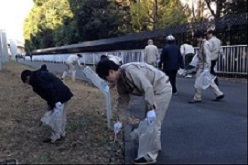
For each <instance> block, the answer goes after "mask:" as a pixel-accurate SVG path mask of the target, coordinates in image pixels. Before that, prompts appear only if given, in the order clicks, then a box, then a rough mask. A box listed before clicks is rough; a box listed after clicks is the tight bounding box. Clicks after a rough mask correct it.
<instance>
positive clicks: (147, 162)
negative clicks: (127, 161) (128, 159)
mask: <svg viewBox="0 0 248 165" xmlns="http://www.w3.org/2000/svg"><path fill="white" fill-rule="evenodd" d="M155 163H156V160H146V159H145V158H143V157H142V158H139V159H135V160H133V164H155Z"/></svg>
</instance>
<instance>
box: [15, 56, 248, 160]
mask: <svg viewBox="0 0 248 165" xmlns="http://www.w3.org/2000/svg"><path fill="white" fill-rule="evenodd" d="M19 62H20V63H23V64H25V65H29V66H32V67H34V68H37V67H39V66H41V64H43V63H42V62H30V61H21V60H20V61H19ZM46 64H47V66H48V69H49V70H50V71H51V72H54V73H59V74H62V72H63V69H64V68H65V66H64V65H63V64H58V63H46ZM77 76H78V77H80V78H83V77H84V75H83V73H82V71H81V70H80V69H78V71H77ZM193 84H194V79H193V78H192V79H186V78H182V77H178V78H177V88H178V95H173V97H172V100H171V103H170V106H169V109H168V111H167V114H166V116H165V119H164V123H163V126H162V151H161V152H160V154H159V157H158V159H157V164H247V81H236V80H224V79H220V89H221V90H222V91H223V92H224V94H225V98H224V99H223V101H219V102H213V101H211V100H212V99H213V98H214V97H215V96H214V94H213V92H212V91H211V89H207V90H205V91H203V96H202V103H199V104H188V101H189V100H191V99H192V98H193V94H194V88H193ZM129 111H130V112H131V113H132V114H133V115H134V116H136V117H138V118H140V119H143V117H144V102H143V101H142V97H136V96H133V99H132V106H131V107H130V109H129ZM130 129H131V127H126V128H125V138H124V141H125V162H126V164H130V163H131V161H132V159H134V158H135V155H136V150H137V144H135V143H133V142H132V141H130V139H129V133H130Z"/></svg>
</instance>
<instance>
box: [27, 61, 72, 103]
mask: <svg viewBox="0 0 248 165" xmlns="http://www.w3.org/2000/svg"><path fill="white" fill-rule="evenodd" d="M29 84H30V85H31V86H32V87H33V91H34V92H35V93H37V94H38V95H39V96H40V97H41V98H43V99H44V100H46V101H47V104H48V105H49V106H51V108H54V107H55V104H56V103H57V102H61V103H65V102H67V101H69V100H70V99H71V97H72V96H73V94H72V93H71V91H70V89H69V88H68V87H67V86H66V85H65V84H64V83H63V82H62V81H61V80H60V79H59V78H57V77H56V76H55V75H53V74H52V73H50V72H48V70H47V69H46V67H44V66H43V67H41V69H39V70H36V71H33V72H32V74H31V76H30V80H29Z"/></svg>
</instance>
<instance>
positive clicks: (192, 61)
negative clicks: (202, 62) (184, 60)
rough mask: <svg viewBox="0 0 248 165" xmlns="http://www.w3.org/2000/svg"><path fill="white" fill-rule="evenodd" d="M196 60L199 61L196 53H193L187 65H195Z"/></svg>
mask: <svg viewBox="0 0 248 165" xmlns="http://www.w3.org/2000/svg"><path fill="white" fill-rule="evenodd" d="M198 61H199V58H198V55H197V54H195V55H194V57H193V58H192V60H191V62H190V63H189V65H191V66H194V67H196V66H197V63H198Z"/></svg>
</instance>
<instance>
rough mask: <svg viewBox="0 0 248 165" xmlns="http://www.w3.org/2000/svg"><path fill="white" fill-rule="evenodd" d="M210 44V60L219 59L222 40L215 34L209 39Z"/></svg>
mask: <svg viewBox="0 0 248 165" xmlns="http://www.w3.org/2000/svg"><path fill="white" fill-rule="evenodd" d="M208 42H209V44H210V60H217V59H218V57H219V54H220V49H221V41H220V40H219V39H218V38H217V37H215V36H213V37H211V38H210V39H209V40H208Z"/></svg>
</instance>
